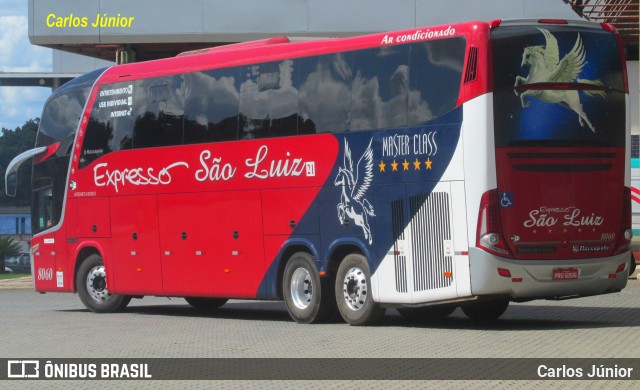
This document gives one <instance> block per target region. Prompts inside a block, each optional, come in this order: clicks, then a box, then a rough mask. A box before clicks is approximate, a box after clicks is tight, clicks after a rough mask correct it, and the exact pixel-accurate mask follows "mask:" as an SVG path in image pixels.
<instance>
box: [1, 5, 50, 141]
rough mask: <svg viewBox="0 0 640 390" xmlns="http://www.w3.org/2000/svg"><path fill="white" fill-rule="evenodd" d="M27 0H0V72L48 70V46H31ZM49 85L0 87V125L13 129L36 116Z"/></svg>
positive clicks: (39, 111) (40, 109)
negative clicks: (45, 86) (44, 86)
mask: <svg viewBox="0 0 640 390" xmlns="http://www.w3.org/2000/svg"><path fill="white" fill-rule="evenodd" d="M28 4H29V2H28V1H25V0H0V72H51V66H52V65H51V61H52V54H51V49H46V48H43V47H40V46H35V45H32V44H31V43H30V42H29V36H28V19H27V11H28ZM50 94H51V89H50V88H42V87H40V88H39V87H30V88H26V87H0V128H7V129H11V130H13V129H15V128H16V127H20V126H22V125H23V124H24V123H25V122H26V121H28V120H29V119H33V118H36V117H39V116H40V114H41V112H42V106H43V105H44V102H45V100H46V99H47V97H48V96H49V95H50Z"/></svg>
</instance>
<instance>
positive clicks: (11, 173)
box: [4, 142, 60, 197]
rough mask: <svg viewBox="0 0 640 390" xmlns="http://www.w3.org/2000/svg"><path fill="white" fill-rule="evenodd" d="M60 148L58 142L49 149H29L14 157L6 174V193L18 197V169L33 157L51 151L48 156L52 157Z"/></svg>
mask: <svg viewBox="0 0 640 390" xmlns="http://www.w3.org/2000/svg"><path fill="white" fill-rule="evenodd" d="M58 147H60V142H56V143H55V144H53V145H50V146H48V147H47V146H40V147H38V148H33V149H29V150H27V151H26V152H22V153H20V154H19V155H17V156H16V157H14V159H13V160H11V162H10V163H9V165H7V170H6V171H5V173H4V192H6V193H7V195H8V196H11V197H14V196H16V192H17V190H18V168H20V165H22V163H23V162H25V161H27V160H28V159H30V158H32V157H35V156H38V155H39V154H42V153H44V152H46V151H47V150H49V149H50V150H51V151H50V153H49V154H48V155H46V156H51V155H52V154H53V153H55V152H56V150H58ZM45 158H46V157H45Z"/></svg>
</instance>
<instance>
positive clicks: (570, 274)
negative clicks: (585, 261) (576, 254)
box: [553, 268, 579, 280]
mask: <svg viewBox="0 0 640 390" xmlns="http://www.w3.org/2000/svg"><path fill="white" fill-rule="evenodd" d="M578 274H579V272H578V269H577V268H556V269H554V270H553V280H576V279H578Z"/></svg>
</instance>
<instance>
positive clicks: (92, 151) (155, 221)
mask: <svg viewBox="0 0 640 390" xmlns="http://www.w3.org/2000/svg"><path fill="white" fill-rule="evenodd" d="M627 95H628V90H627V87H626V73H625V62H624V57H623V54H622V49H621V44H620V39H619V37H618V35H617V34H616V32H615V31H614V30H613V28H611V27H610V26H608V25H600V24H593V23H586V22H567V21H560V20H547V21H509V22H507V21H502V22H500V21H495V22H492V23H483V22H468V23H461V24H451V25H443V26H436V27H424V28H418V29H412V30H406V31H396V32H388V33H381V34H373V35H367V36H361V37H354V38H345V39H322V40H315V41H308V40H307V41H300V42H294V41H292V40H289V39H287V38H285V37H280V38H272V39H266V40H262V41H257V42H249V43H242V44H236V45H229V46H224V47H216V48H212V49H208V50H201V51H197V52H189V53H184V54H182V55H179V56H177V57H175V58H170V59H163V60H157V61H151V62H144V63H134V64H127V65H118V66H113V67H110V68H108V69H106V70H100V71H94V72H92V73H89V74H86V75H84V76H82V77H79V78H77V79H75V80H73V81H71V82H69V83H67V84H65V85H64V86H63V87H62V88H60V89H58V90H56V91H55V92H54V93H53V95H52V96H51V97H50V99H49V100H48V101H47V103H46V105H45V107H44V112H43V114H42V120H41V123H40V128H39V130H38V135H37V141H36V145H35V148H34V149H32V150H30V151H28V152H25V153H23V154H22V155H20V156H18V157H16V158H15V159H14V160H13V161H12V163H11V165H10V167H9V168H8V170H7V181H8V182H7V189H8V190H9V191H10V192H11V190H12V187H13V186H12V183H13V182H14V180H12V179H13V178H14V174H15V172H16V170H17V167H18V166H19V165H20V163H21V162H22V161H24V160H26V159H29V158H31V157H33V158H34V163H33V203H32V213H33V217H32V218H33V222H32V228H33V230H34V233H35V235H34V237H33V240H32V242H31V245H32V247H31V250H32V267H33V275H34V282H35V288H36V290H37V291H40V292H77V293H78V295H79V296H80V299H81V300H82V302H83V303H84V304H85V305H86V307H87V308H88V309H89V310H92V311H95V312H112V311H116V310H119V309H122V308H123V307H125V305H127V303H128V302H129V300H130V299H131V298H132V297H143V296H145V295H154V296H169V297H184V298H185V299H186V301H187V302H188V303H189V304H191V305H193V306H195V307H198V308H216V307H219V306H221V305H223V304H224V303H225V302H226V301H227V300H228V299H231V298H234V299H266V300H275V299H282V300H284V302H285V303H286V307H287V309H288V311H289V314H290V315H291V317H292V318H293V319H294V320H295V321H297V322H301V323H310V322H317V321H321V320H323V319H326V318H328V317H331V316H334V315H336V313H337V312H339V313H340V314H341V316H342V317H343V318H344V320H345V321H346V322H347V323H349V324H353V325H359V324H367V323H371V322H373V321H375V320H376V319H377V318H379V317H380V316H381V315H382V314H383V313H384V310H385V308H388V307H396V308H398V310H399V311H400V313H401V314H402V315H404V316H407V317H410V318H418V317H419V318H429V317H438V316H445V315H448V314H450V313H451V312H452V311H453V310H454V309H455V308H456V307H461V308H462V310H463V311H464V312H465V313H466V314H467V315H468V316H469V317H471V318H472V319H477V320H490V319H495V318H497V317H499V316H500V315H501V314H502V313H503V312H504V311H505V309H506V308H507V305H508V304H509V302H510V301H516V302H519V301H527V300H532V299H562V298H568V297H580V296H587V295H594V294H603V293H608V292H616V291H619V290H621V289H622V288H624V287H625V284H626V281H627V275H628V270H629V268H628V267H629V258H630V252H629V243H630V239H631V211H630V191H629V163H628V161H629V156H628V152H627V148H626V146H627V142H628V141H627V140H628V137H629V134H628V121H627V119H626V118H627V110H626V105H627V97H628V96H627Z"/></svg>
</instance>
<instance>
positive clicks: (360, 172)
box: [334, 139, 376, 245]
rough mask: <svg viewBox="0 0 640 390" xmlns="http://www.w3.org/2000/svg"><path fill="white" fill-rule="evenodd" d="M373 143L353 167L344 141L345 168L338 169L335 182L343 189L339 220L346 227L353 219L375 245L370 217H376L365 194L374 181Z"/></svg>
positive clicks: (348, 149) (346, 143) (349, 152)
mask: <svg viewBox="0 0 640 390" xmlns="http://www.w3.org/2000/svg"><path fill="white" fill-rule="evenodd" d="M372 141H373V139H372V140H371V141H369V146H368V147H367V150H365V152H364V153H363V154H362V156H361V157H360V159H359V160H358V164H357V165H356V166H355V168H354V166H353V159H352V158H351V149H350V148H349V143H348V142H347V140H346V139H345V140H344V160H343V166H342V167H339V168H338V175H337V176H336V179H335V181H334V184H335V185H336V186H341V187H342V193H341V195H340V203H339V204H338V220H339V221H340V223H341V224H343V225H345V224H347V223H348V221H349V220H350V219H351V220H353V221H354V222H355V224H356V226H360V227H361V228H362V231H363V232H364V237H365V238H366V239H367V241H368V242H369V245H371V244H372V243H373V237H372V236H371V227H370V226H369V219H368V217H375V216H376V215H375V213H374V210H373V206H372V205H371V203H369V201H368V200H367V199H366V198H365V194H366V193H367V191H368V190H369V187H370V186H371V182H372V181H373V149H372V148H371V142H372Z"/></svg>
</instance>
